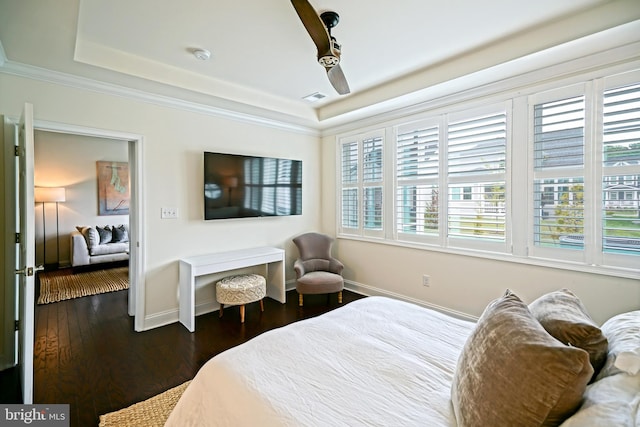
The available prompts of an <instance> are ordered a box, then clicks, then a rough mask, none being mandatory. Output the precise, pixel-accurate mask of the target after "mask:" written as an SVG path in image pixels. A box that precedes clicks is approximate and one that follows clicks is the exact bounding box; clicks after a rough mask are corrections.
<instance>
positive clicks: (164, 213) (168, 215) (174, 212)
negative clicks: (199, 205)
mask: <svg viewBox="0 0 640 427" xmlns="http://www.w3.org/2000/svg"><path fill="white" fill-rule="evenodd" d="M160 218H162V219H176V218H178V208H161V209H160Z"/></svg>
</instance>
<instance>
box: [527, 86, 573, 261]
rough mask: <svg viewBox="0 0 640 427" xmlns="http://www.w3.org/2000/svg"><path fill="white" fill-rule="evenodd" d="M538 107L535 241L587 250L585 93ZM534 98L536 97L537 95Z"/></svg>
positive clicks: (535, 119) (535, 114) (535, 110)
mask: <svg viewBox="0 0 640 427" xmlns="http://www.w3.org/2000/svg"><path fill="white" fill-rule="evenodd" d="M546 96H548V97H551V100H549V101H545V102H540V103H535V104H534V107H533V118H532V121H533V162H534V166H533V176H534V182H533V198H534V204H533V206H534V212H533V218H534V228H533V241H534V245H535V246H538V247H553V248H560V247H562V248H570V249H577V250H582V248H583V246H584V243H583V240H584V180H583V175H584V146H585V142H584V133H585V129H584V128H585V97H584V95H578V96H569V97H566V98H564V97H563V98H560V99H555V98H554V96H555V95H554V94H550V95H546ZM533 99H534V100H535V97H533Z"/></svg>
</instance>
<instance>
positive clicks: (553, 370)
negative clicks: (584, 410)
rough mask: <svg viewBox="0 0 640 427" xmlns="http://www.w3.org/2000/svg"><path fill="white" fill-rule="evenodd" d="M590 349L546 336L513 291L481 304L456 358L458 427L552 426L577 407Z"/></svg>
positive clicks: (454, 393) (585, 380) (454, 396)
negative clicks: (487, 303)
mask: <svg viewBox="0 0 640 427" xmlns="http://www.w3.org/2000/svg"><path fill="white" fill-rule="evenodd" d="M592 374H593V368H592V367H591V364H590V363H589V354H588V353H587V352H586V351H584V350H582V349H579V348H575V347H569V346H566V345H564V344H562V343H561V342H559V341H558V340H556V339H555V338H553V337H552V336H551V335H549V334H548V333H547V332H546V331H545V330H544V328H543V327H542V326H541V325H540V323H539V322H538V321H537V320H536V319H535V318H534V317H533V316H532V315H531V313H530V312H529V309H528V308H527V305H526V304H525V303H523V302H522V301H521V300H520V298H518V297H517V296H516V295H515V294H513V293H511V292H510V291H507V293H506V294H505V295H504V296H503V297H502V298H499V299H497V300H495V301H493V302H492V303H490V304H489V305H488V306H487V308H486V309H485V311H484V313H483V314H482V316H481V317H480V319H479V320H478V324H477V325H476V328H475V330H474V331H473V333H472V334H471V336H470V337H469V339H468V340H467V342H466V343H465V345H464V348H463V350H462V354H461V355H460V358H459V359H458V365H457V369H456V372H455V374H454V378H453V384H452V390H451V399H452V403H453V409H454V412H455V416H456V419H457V422H458V426H460V427H464V426H492V427H501V426H505V427H507V426H508V427H512V426H519V427H527V426H556V425H559V424H560V423H561V422H562V421H563V420H564V419H565V418H567V417H569V416H570V415H571V414H573V412H575V410H576V409H577V408H578V407H579V406H580V403H581V401H582V394H583V393H584V390H585V388H586V386H587V383H588V382H589V379H590V378H591V376H592Z"/></svg>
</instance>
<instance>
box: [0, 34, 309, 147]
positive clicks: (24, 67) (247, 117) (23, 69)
mask: <svg viewBox="0 0 640 427" xmlns="http://www.w3.org/2000/svg"><path fill="white" fill-rule="evenodd" d="M0 73H4V74H9V75H14V76H18V77H23V78H27V79H32V80H38V81H42V82H47V83H52V84H57V85H61V86H67V87H71V88H74V89H80V90H86V91H91V92H97V93H102V94H105V95H111V96H118V97H122V98H127V99H131V100H134V101H139V102H144V103H147V104H153V105H158V106H162V107H168V108H175V109H179V110H183V111H189V112H192V113H199V114H206V115H210V116H215V117H219V118H224V119H228V120H233V121H238V122H242V123H248V124H253V125H258V126H263V127H269V128H273V129H278V130H283V131H286V132H293V133H300V134H304V135H311V136H319V135H320V131H319V129H318V125H317V124H316V125H311V124H309V125H304V124H299V123H296V120H295V118H293V117H291V118H289V117H285V118H282V117H281V116H284V115H283V114H280V113H275V112H270V111H268V110H261V111H256V110H259V109H258V108H256V107H251V106H248V105H246V104H241V103H234V106H233V108H234V109H231V108H224V107H219V106H216V105H210V104H205V103H201V102H193V101H189V100H186V99H180V98H177V97H172V96H166V95H160V94H156V93H151V92H148V91H143V90H140V89H133V88H130V87H125V86H121V85H117V84H113V83H106V82H102V81H98V80H94V79H90V78H86V77H80V76H76V75H72V74H68V73H63V72H59V71H53V70H49V69H46V68H41V67H35V66H32V65H28V64H22V63H19V62H13V61H10V60H7V59H6V56H5V55H4V50H3V49H2V45H1V44H0ZM211 99H212V104H213V103H215V102H219V103H222V102H225V101H224V100H221V99H217V98H215V97H211ZM226 102H227V103H228V101H226ZM235 108H237V109H235ZM243 110H244V111H243ZM288 119H290V120H288Z"/></svg>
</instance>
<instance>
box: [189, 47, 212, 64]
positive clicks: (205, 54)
mask: <svg viewBox="0 0 640 427" xmlns="http://www.w3.org/2000/svg"><path fill="white" fill-rule="evenodd" d="M193 56H195V57H196V58H198V59H199V60H201V61H206V60H207V59H209V58H211V52H209V51H208V50H207V49H193Z"/></svg>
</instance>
